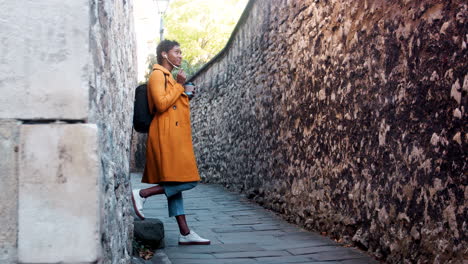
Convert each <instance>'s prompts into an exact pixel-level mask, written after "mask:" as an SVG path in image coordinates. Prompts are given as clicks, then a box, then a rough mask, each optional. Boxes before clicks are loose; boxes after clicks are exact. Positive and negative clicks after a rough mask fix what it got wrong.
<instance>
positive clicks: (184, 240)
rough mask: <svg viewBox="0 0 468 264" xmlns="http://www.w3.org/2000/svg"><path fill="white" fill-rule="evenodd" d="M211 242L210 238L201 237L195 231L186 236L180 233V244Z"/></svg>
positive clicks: (205, 243) (204, 243) (206, 243)
mask: <svg viewBox="0 0 468 264" xmlns="http://www.w3.org/2000/svg"><path fill="white" fill-rule="evenodd" d="M210 243H211V241H210V240H208V239H204V238H201V237H200V236H199V235H197V233H195V232H193V231H190V233H189V234H188V235H186V236H183V235H180V234H179V245H209V244H210Z"/></svg>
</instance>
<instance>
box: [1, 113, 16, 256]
mask: <svg viewBox="0 0 468 264" xmlns="http://www.w3.org/2000/svg"><path fill="white" fill-rule="evenodd" d="M18 134H19V122H17V121H15V120H4V119H2V120H0V153H2V156H1V158H0V168H1V170H0V201H8V202H7V203H0V222H1V223H2V224H1V225H0V263H4V264H7V263H16V260H17V232H18V228H17V226H18V173H17V171H18V149H19V148H18V144H19V142H18V138H19V136H18Z"/></svg>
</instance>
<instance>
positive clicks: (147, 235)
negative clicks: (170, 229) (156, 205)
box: [133, 218, 164, 249]
mask: <svg viewBox="0 0 468 264" xmlns="http://www.w3.org/2000/svg"><path fill="white" fill-rule="evenodd" d="M133 224H134V226H133V231H134V238H135V240H137V241H139V242H140V243H142V244H143V245H145V246H150V247H151V248H152V249H159V248H163V247H164V224H163V222H161V220H159V219H156V218H145V220H137V219H135V221H134V222H133Z"/></svg>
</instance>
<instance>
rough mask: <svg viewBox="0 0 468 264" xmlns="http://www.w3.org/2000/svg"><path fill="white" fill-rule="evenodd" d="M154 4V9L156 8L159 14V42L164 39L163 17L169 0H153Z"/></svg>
mask: <svg viewBox="0 0 468 264" xmlns="http://www.w3.org/2000/svg"><path fill="white" fill-rule="evenodd" d="M154 1H155V2H156V7H157V8H158V14H159V41H160V42H161V41H162V40H163V39H164V24H163V16H164V14H165V13H166V11H167V8H168V7H169V1H170V0H154Z"/></svg>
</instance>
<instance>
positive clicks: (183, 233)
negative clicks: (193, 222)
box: [180, 230, 190, 236]
mask: <svg viewBox="0 0 468 264" xmlns="http://www.w3.org/2000/svg"><path fill="white" fill-rule="evenodd" d="M180 234H181V235H183V236H186V235H188V234H190V230H189V231H186V232H182V231H180Z"/></svg>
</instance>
